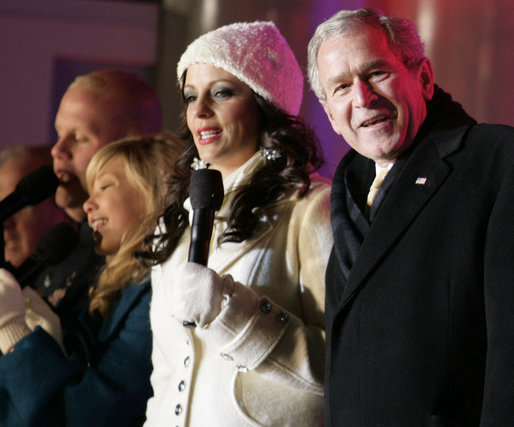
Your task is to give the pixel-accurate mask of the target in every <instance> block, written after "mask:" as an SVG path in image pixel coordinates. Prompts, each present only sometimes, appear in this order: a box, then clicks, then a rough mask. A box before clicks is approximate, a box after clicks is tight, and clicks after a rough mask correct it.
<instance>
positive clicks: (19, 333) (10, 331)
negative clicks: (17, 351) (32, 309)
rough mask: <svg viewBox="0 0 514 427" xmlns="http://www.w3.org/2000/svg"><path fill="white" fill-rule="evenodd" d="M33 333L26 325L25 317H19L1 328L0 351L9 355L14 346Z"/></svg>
mask: <svg viewBox="0 0 514 427" xmlns="http://www.w3.org/2000/svg"><path fill="white" fill-rule="evenodd" d="M31 332H32V331H31V330H30V329H29V327H28V326H27V324H26V323H25V319H24V317H23V316H17V317H15V318H13V319H11V320H9V321H8V322H6V323H5V324H4V325H3V326H2V327H1V328H0V351H2V353H3V354H6V353H8V352H9V351H10V350H11V348H12V347H14V345H15V344H16V343H17V342H18V341H20V340H21V339H22V338H23V337H25V336H27V335H28V334H30V333H31Z"/></svg>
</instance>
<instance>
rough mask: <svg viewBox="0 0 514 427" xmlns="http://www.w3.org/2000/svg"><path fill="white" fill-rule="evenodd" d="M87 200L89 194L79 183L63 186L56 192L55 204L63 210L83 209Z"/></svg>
mask: <svg viewBox="0 0 514 427" xmlns="http://www.w3.org/2000/svg"><path fill="white" fill-rule="evenodd" d="M86 199H87V194H86V192H85V191H84V190H83V188H82V186H80V184H79V183H78V182H77V183H76V184H75V185H73V184H71V183H70V184H61V185H59V186H58V187H57V190H56V192H55V203H56V205H57V206H59V207H60V208H63V209H76V208H82V205H83V203H84V202H85V201H86Z"/></svg>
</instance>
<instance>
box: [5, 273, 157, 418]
mask: <svg viewBox="0 0 514 427" xmlns="http://www.w3.org/2000/svg"><path fill="white" fill-rule="evenodd" d="M150 299H151V287H150V280H149V278H147V279H146V280H145V281H144V282H143V283H142V284H139V285H135V284H128V285H126V286H125V288H124V289H123V292H122V295H121V296H120V298H119V299H118V301H117V302H116V303H115V305H114V306H113V311H112V314H111V316H110V317H109V318H108V319H106V320H104V321H102V322H100V323H98V322H97V323H95V322H93V321H92V320H91V318H90V317H89V315H88V314H87V312H83V313H82V314H81V316H80V319H79V327H78V328H77V330H76V331H75V333H74V334H73V337H72V338H73V340H71V341H67V345H68V347H67V348H68V354H69V357H66V356H65V355H64V354H63V353H62V351H61V350H60V348H59V346H58V345H57V343H56V342H55V341H54V340H53V338H52V337H51V336H50V335H48V334H47V333H46V332H45V331H44V330H43V329H41V328H37V329H36V330H35V331H34V332H32V333H31V334H30V335H28V336H26V337H25V338H23V339H22V340H21V341H19V342H18V344H17V345H16V347H15V349H14V352H12V353H9V354H7V355H4V356H3V357H2V358H1V359H0V426H8V427H15V426H23V427H28V426H38V427H40V426H73V427H78V426H93V425H94V426H104V425H105V426H107V425H109V426H110V427H113V426H131V425H141V424H142V423H143V421H144V412H145V408H146V401H147V400H148V398H149V397H150V396H151V394H152V389H151V386H150V373H151V371H152V366H151V352H152V349H151V347H152V339H151V332H150V321H149V307H150Z"/></svg>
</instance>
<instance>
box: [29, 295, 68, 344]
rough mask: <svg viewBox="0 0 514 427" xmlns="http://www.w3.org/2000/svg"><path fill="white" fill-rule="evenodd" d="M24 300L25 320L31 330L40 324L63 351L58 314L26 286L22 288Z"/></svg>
mask: <svg viewBox="0 0 514 427" xmlns="http://www.w3.org/2000/svg"><path fill="white" fill-rule="evenodd" d="M23 297H24V298H23V299H24V302H25V322H26V323H27V326H28V327H29V329H30V330H31V331H33V330H34V329H36V326H41V327H42V328H43V329H44V330H45V331H46V332H48V333H49V334H50V335H51V336H52V337H53V338H54V339H55V341H57V343H58V344H59V346H60V347H61V349H62V350H63V351H64V345H63V343H62V330H61V321H60V319H59V316H57V314H55V312H54V311H53V310H52V309H51V308H50V305H49V304H48V303H47V302H46V301H45V300H43V298H41V297H40V296H39V294H38V293H37V292H36V291H35V290H34V289H32V288H31V287H29V286H27V287H25V288H24V289H23Z"/></svg>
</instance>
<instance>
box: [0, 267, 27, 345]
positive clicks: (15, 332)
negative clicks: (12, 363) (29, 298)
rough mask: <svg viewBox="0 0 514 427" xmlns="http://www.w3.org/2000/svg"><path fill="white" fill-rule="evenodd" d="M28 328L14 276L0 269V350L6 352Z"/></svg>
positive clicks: (21, 297)
mask: <svg viewBox="0 0 514 427" xmlns="http://www.w3.org/2000/svg"><path fill="white" fill-rule="evenodd" d="M29 333H30V329H29V328H28V327H27V324H26V323H25V305H24V302H23V294H22V293H21V288H20V285H19V284H18V282H17V280H16V279H15V278H14V276H13V275H12V274H11V273H9V272H8V271H7V270H5V269H3V268H2V269H0V351H1V352H2V353H4V354H5V353H7V352H9V351H11V349H12V348H13V347H14V345H15V344H16V343H17V342H18V341H19V340H21V339H22V338H23V337H24V336H25V335H28V334H29Z"/></svg>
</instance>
